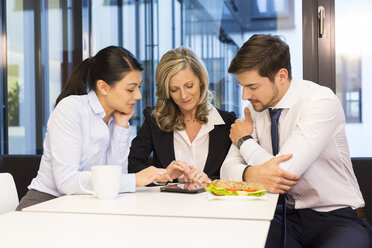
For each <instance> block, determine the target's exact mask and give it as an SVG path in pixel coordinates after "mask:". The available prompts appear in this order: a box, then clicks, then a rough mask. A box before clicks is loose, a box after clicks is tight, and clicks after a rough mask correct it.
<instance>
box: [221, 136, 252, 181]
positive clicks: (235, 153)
mask: <svg viewBox="0 0 372 248" xmlns="http://www.w3.org/2000/svg"><path fill="white" fill-rule="evenodd" d="M243 144H244V143H243ZM246 167H247V164H245V161H244V159H243V157H242V156H241V155H240V151H239V149H238V148H237V147H236V145H234V144H231V146H230V150H229V152H228V153H227V155H226V158H225V160H224V162H223V163H222V166H221V171H220V176H221V179H222V180H230V181H242V179H243V177H242V176H243V172H244V169H245V168H246Z"/></svg>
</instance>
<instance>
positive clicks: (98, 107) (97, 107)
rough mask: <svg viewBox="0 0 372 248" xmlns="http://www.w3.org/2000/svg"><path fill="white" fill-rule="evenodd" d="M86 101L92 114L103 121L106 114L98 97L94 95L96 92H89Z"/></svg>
mask: <svg viewBox="0 0 372 248" xmlns="http://www.w3.org/2000/svg"><path fill="white" fill-rule="evenodd" d="M88 101H89V105H90V107H91V108H92V110H93V112H94V114H96V115H98V116H99V117H100V118H101V119H103V118H104V117H105V115H106V112H105V110H104V109H103V107H102V104H101V102H100V101H99V100H98V97H97V95H96V92H94V90H91V91H89V93H88Z"/></svg>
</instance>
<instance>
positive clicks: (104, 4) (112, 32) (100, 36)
mask: <svg viewBox="0 0 372 248" xmlns="http://www.w3.org/2000/svg"><path fill="white" fill-rule="evenodd" d="M117 2H118V1H112V0H93V1H92V54H93V55H94V54H96V53H97V52H98V51H99V50H101V49H102V48H105V47H107V46H110V45H116V46H117V45H119V33H118V30H119V29H118V24H119V22H118V6H117Z"/></svg>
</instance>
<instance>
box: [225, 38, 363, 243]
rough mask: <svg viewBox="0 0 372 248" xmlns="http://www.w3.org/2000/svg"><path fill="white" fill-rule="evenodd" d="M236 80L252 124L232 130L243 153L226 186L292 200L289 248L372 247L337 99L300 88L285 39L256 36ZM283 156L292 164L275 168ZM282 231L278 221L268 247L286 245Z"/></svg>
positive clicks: (233, 68) (232, 157) (235, 153)
mask: <svg viewBox="0 0 372 248" xmlns="http://www.w3.org/2000/svg"><path fill="white" fill-rule="evenodd" d="M229 72H230V73H233V74H236V75H237V79H238V82H239V84H241V85H242V86H243V94H242V98H243V100H248V101H250V103H251V104H250V105H249V106H248V108H246V109H245V117H246V118H245V120H244V121H239V120H237V121H236V122H235V124H233V125H232V127H231V131H230V138H231V140H232V142H233V143H234V144H235V145H232V146H231V148H230V151H229V154H228V155H227V158H226V160H225V162H224V164H223V165H222V168H221V178H222V179H227V180H242V179H243V180H245V181H250V182H259V183H262V184H264V186H265V187H266V188H267V189H268V190H270V191H272V192H275V193H286V194H287V197H288V204H287V207H288V208H287V209H286V210H287V215H286V216H287V217H286V219H287V220H286V221H287V224H286V231H287V234H286V239H285V240H286V245H287V247H338V248H339V247H368V246H369V231H368V228H370V226H369V224H368V222H367V221H366V220H365V219H363V220H362V219H360V218H358V215H357V211H356V210H357V209H359V208H361V207H363V206H364V200H363V197H362V195H361V192H360V190H359V186H358V182H357V180H356V177H355V175H354V172H353V169H352V164H351V160H350V155H349V150H348V144H347V140H346V134H345V117H344V113H343V110H342V106H341V104H340V102H339V100H338V99H337V97H336V96H335V94H334V93H333V92H332V91H331V90H330V89H329V88H326V87H323V86H320V85H318V84H315V83H313V82H310V81H303V80H292V76H291V64H290V53H289V47H288V45H287V44H286V43H285V42H283V41H282V40H281V39H280V38H279V37H278V36H272V35H253V36H252V37H251V38H250V39H249V40H248V41H247V42H246V43H245V44H244V45H243V46H242V47H241V48H240V49H239V51H238V53H237V55H236V56H235V58H234V59H233V60H232V62H231V64H230V67H229ZM275 112H277V113H278V115H277V116H276V119H273V116H274V115H275V114H274V113H275ZM276 154H278V155H284V154H292V158H291V159H289V160H287V161H285V162H282V163H280V164H279V167H278V166H275V163H273V162H272V161H275V160H271V159H272V158H274V156H275V155H276ZM247 164H248V165H252V166H247ZM260 164H262V165H260ZM256 165H259V166H256ZM297 180H298V181H297ZM281 231H282V219H281V216H279V215H276V216H275V218H274V220H273V221H272V223H271V227H270V231H269V235H268V239H267V243H266V247H279V246H280V245H281ZM284 243H285V242H284Z"/></svg>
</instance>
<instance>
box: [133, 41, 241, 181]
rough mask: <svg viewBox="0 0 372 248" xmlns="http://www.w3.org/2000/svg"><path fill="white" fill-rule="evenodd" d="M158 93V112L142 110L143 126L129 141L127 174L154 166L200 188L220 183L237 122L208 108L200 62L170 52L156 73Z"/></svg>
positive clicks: (192, 55) (205, 78)
mask: <svg viewBox="0 0 372 248" xmlns="http://www.w3.org/2000/svg"><path fill="white" fill-rule="evenodd" d="M156 87H157V89H156V96H157V103H156V107H155V109H154V108H146V109H145V110H144V112H143V113H144V116H145V121H144V123H143V125H142V127H141V128H140V130H139V131H138V134H137V137H136V138H135V139H133V141H132V145H131V148H130V153H129V157H128V163H129V164H128V170H129V172H133V173H134V172H138V171H141V170H142V169H144V168H147V167H149V166H150V165H154V166H155V167H158V168H167V174H168V175H170V176H171V178H172V179H176V178H179V177H182V178H183V180H184V181H188V182H198V183H203V182H208V181H209V180H210V179H216V178H219V177H220V168H221V165H222V163H223V161H224V159H225V157H226V155H227V153H228V151H229V148H230V145H231V140H230V138H229V132H230V126H231V124H232V123H233V122H234V121H235V119H236V116H235V114H234V113H229V112H226V111H223V110H219V109H216V108H215V107H213V106H212V104H211V103H210V100H211V93H210V92H209V91H208V73H207V70H206V68H205V65H204V63H203V62H202V60H201V59H200V58H199V57H198V56H197V55H196V54H195V53H194V52H193V51H192V50H190V49H188V48H185V47H180V48H176V49H173V50H170V51H168V52H167V53H165V54H164V55H163V57H162V58H161V60H160V62H159V64H158V67H157V69H156ZM151 153H152V154H153V160H152V161H153V164H149V162H148V161H149V160H148V159H149V157H150V155H151ZM163 181H167V179H166V178H164V180H163Z"/></svg>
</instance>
